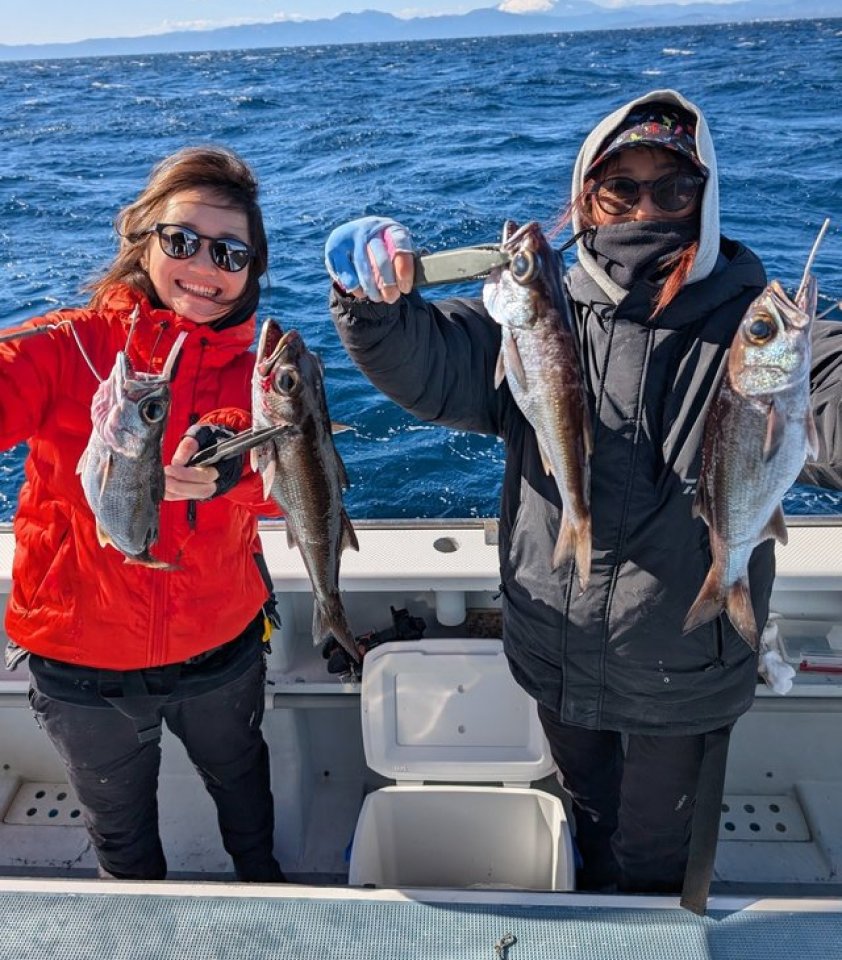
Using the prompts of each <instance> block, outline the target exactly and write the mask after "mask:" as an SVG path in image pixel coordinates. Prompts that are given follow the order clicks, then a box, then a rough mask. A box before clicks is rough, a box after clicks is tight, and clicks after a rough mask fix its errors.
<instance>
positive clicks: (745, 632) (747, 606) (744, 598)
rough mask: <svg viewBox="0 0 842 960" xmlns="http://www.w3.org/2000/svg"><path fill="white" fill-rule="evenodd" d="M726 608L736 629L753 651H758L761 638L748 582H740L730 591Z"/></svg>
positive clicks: (743, 580)
mask: <svg viewBox="0 0 842 960" xmlns="http://www.w3.org/2000/svg"><path fill="white" fill-rule="evenodd" d="M725 607H726V609H727V611H728V619H729V620H730V621H731V623H733V625H734V629H735V630H736V631H737V633H739V635H740V636H741V637H742V638H743V640H745V642H746V643H747V644H748V645H749V646H750V647H751V649H752V650H756V649H757V644H758V642H759V637H758V633H757V622H756V621H755V619H754V607H753V606H752V605H751V594H750V593H749V589H748V581H747V580H745V579H742V580H738V581H737V582H736V583H735V584H734V585H733V586H732V587H731V588H730V589H729V591H728V596H727V597H726V600H725Z"/></svg>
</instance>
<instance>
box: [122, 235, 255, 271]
mask: <svg viewBox="0 0 842 960" xmlns="http://www.w3.org/2000/svg"><path fill="white" fill-rule="evenodd" d="M150 233H157V234H158V241H159V243H160V244H161V249H162V250H163V251H164V253H165V254H166V255H167V256H168V257H172V258H173V260H187V259H188V258H189V257H195V256H196V254H197V253H198V252H199V249H200V248H201V246H202V241H203V240H207V241H208V249H209V250H210V256H211V260H213V262H214V264H215V265H216V266H217V267H219V269H220V270H225V271H226V273H239V272H240V270H244V269H245V268H246V267H247V266H248V265H249V263H251V261H252V260H253V259H254V248H253V247H251V246H249V245H248V244H247V243H245V242H244V241H243V240H237V239H235V238H234V237H206V236H204V234H201V233H196V231H195V230H191V229H190V227H183V226H181V224H179V223H156V224H155V226H154V227H151V228H150V229H149V230H144V231H143V233H142V234H140V236H148V235H149V234H150Z"/></svg>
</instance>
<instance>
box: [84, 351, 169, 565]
mask: <svg viewBox="0 0 842 960" xmlns="http://www.w3.org/2000/svg"><path fill="white" fill-rule="evenodd" d="M186 336H187V334H186V333H184V332H182V333H181V334H179V336H178V338H177V339H176V341H175V343H174V344H173V346H172V349H171V350H170V353H169V356H168V357H167V359H166V362H165V363H164V367H163V370H162V371H161V373H160V374H151V373H137V372H135V371H134V370H133V369H132V364H131V361H130V360H129V357H128V354H127V353H126V352H125V351H124V350H121V351H120V352H119V353H118V354H117V358H116V360H115V363H114V366H113V368H112V370H111V373H110V375H109V376H108V378H107V379H106V380H103V381H102V382H101V383H100V385H99V387H97V390H96V393H94V397H93V400H92V402H91V425H92V427H93V429H92V430H91V436H90V439H89V440H88V445H87V447H85V450H84V452H83V454H82V456H81V458H80V460H79V464H78V466H77V468H76V472H77V473H78V474H79V475H80V479H81V482H82V489H83V490H84V493H85V497H86V499H87V501H88V504H89V505H90V508H91V510H92V511H93V514H94V517H95V518H96V531H97V538H98V540H99V543H100V545H101V546H106V545H107V544H110V545H111V546H113V547H114V548H115V549H117V550H119V551H120V552H121V553H123V554H124V555H125V557H126V562H131V563H142V564H145V565H146V566H150V567H158V568H162V569H169V568H170V565H169V564H168V563H165V562H163V561H160V560H156V559H155V557H154V556H152V554H151V553H150V548H151V547H152V546H153V545H154V544H155V542H156V541H157V539H158V514H159V510H160V506H161V501H162V500H163V498H164V486H165V478H164V467H163V463H162V460H161V441H162V439H163V436H164V429H165V428H166V424H167V416H168V414H169V408H170V386H169V384H170V377H171V375H172V369H173V366H174V364H175V360H176V357H177V356H178V353H179V351H180V350H181V344H182V342H183V340H184V338H185V337H186Z"/></svg>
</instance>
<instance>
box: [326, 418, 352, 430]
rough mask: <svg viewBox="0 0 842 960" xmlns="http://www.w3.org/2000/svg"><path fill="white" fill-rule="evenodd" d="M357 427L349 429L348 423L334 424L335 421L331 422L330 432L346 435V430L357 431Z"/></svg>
mask: <svg viewBox="0 0 842 960" xmlns="http://www.w3.org/2000/svg"><path fill="white" fill-rule="evenodd" d="M355 429H356V427H349V426H348V425H347V424H346V423H334V421H333V420H331V421H330V432H331V433H344V432H345V431H346V430H355Z"/></svg>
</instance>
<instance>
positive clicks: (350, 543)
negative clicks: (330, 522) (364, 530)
mask: <svg viewBox="0 0 842 960" xmlns="http://www.w3.org/2000/svg"><path fill="white" fill-rule="evenodd" d="M341 522H342V540H341V542H340V553H341V552H342V550H345V549H346V547H350V548H351V550H357V551H359V549H360V545H359V543H358V542H357V532H356V530H354V527H353V525H352V524H351V518H350V517H349V516H348V514H347V513H346V512H345V511H344V510H343V511H342V513H341Z"/></svg>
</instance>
